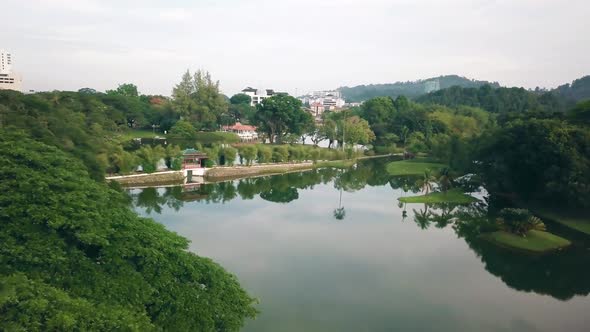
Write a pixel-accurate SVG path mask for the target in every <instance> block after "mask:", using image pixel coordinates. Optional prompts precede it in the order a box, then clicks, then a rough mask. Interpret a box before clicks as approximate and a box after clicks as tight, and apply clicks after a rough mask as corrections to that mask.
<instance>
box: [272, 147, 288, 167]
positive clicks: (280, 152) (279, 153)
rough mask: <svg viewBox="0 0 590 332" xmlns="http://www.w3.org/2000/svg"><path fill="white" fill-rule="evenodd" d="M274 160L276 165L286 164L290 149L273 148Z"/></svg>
mask: <svg viewBox="0 0 590 332" xmlns="http://www.w3.org/2000/svg"><path fill="white" fill-rule="evenodd" d="M272 160H273V161H274V162H275V163H280V162H285V161H288V160H289V149H288V148H287V146H285V145H278V146H274V147H273V151H272Z"/></svg>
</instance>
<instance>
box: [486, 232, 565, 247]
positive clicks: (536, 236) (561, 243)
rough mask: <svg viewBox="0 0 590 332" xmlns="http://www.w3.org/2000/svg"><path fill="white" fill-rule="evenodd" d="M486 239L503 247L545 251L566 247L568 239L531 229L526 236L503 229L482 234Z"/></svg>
mask: <svg viewBox="0 0 590 332" xmlns="http://www.w3.org/2000/svg"><path fill="white" fill-rule="evenodd" d="M482 237H483V238H484V239H486V240H488V241H491V242H493V243H496V244H498V245H500V246H503V247H508V248H513V249H519V250H526V251H532V252H546V251H549V250H555V249H559V248H564V247H567V246H569V245H570V244H571V242H570V241H568V240H566V239H564V238H562V237H559V236H557V235H554V234H551V233H549V232H542V231H535V230H531V231H529V232H528V233H527V236H526V237H521V236H518V235H514V234H511V233H508V232H504V231H497V232H493V233H487V234H483V235H482Z"/></svg>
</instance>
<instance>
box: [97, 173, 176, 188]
mask: <svg viewBox="0 0 590 332" xmlns="http://www.w3.org/2000/svg"><path fill="white" fill-rule="evenodd" d="M106 180H107V181H116V182H119V183H120V184H121V185H123V186H149V185H156V184H175V183H180V184H182V182H183V181H184V175H183V174H182V171H168V172H156V173H150V174H147V173H146V174H134V175H127V176H113V177H107V178H106Z"/></svg>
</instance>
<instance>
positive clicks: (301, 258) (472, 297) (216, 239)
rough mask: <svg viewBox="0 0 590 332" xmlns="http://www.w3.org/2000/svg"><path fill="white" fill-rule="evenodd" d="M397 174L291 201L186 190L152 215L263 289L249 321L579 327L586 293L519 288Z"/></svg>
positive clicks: (290, 326)
mask: <svg viewBox="0 0 590 332" xmlns="http://www.w3.org/2000/svg"><path fill="white" fill-rule="evenodd" d="M400 193H401V191H400V190H393V189H391V187H389V186H382V187H365V189H363V190H360V191H357V192H354V193H349V192H346V191H345V192H343V197H342V205H343V206H344V207H345V209H346V218H345V219H344V220H340V221H339V220H335V219H334V217H333V210H334V209H335V208H336V207H338V191H337V190H336V189H334V188H333V185H332V184H329V185H322V184H318V185H316V186H315V188H314V189H313V190H299V199H298V200H295V201H292V202H290V203H288V204H277V203H272V202H268V201H264V200H262V199H261V198H259V197H256V198H255V199H253V200H241V199H240V198H236V199H234V200H232V201H229V202H226V203H224V204H214V203H204V202H186V203H185V204H184V207H183V208H181V209H180V210H179V211H177V212H175V211H174V210H172V209H170V208H167V207H166V208H164V210H163V212H162V214H161V215H152V217H153V218H155V219H156V220H158V221H160V222H162V223H164V224H165V225H166V227H167V228H168V229H170V230H173V231H175V232H178V233H179V234H181V235H183V236H185V237H188V238H189V239H191V240H192V243H191V250H192V251H194V252H197V253H199V254H201V255H203V256H208V257H211V258H213V259H214V260H215V261H217V262H219V263H220V264H221V265H223V266H224V267H225V268H227V269H228V270H229V271H231V272H232V273H234V274H236V275H237V276H238V278H239V280H240V282H241V283H242V285H243V286H244V287H246V288H247V289H248V291H249V292H250V293H251V294H253V295H254V296H256V297H258V298H260V300H261V304H260V309H261V311H262V314H261V315H260V317H259V318H258V319H257V320H255V321H252V322H249V323H248V325H247V326H246V328H245V330H246V331H391V330H395V329H399V330H415V331H422V330H433V331H454V330H462V331H466V330H471V331H556V330H566V328H567V329H568V330H569V331H582V330H583V329H584V327H585V326H586V324H587V323H588V319H587V318H586V312H587V311H588V309H590V301H589V298H588V297H574V298H573V299H571V300H570V301H567V302H563V301H559V300H556V299H553V298H552V297H550V296H543V295H537V294H534V293H526V292H519V291H516V290H513V289H511V288H509V287H507V286H506V285H505V284H504V283H503V282H502V281H501V280H500V279H499V278H498V277H496V276H494V275H492V274H490V273H488V272H487V271H486V270H485V269H484V267H483V264H482V262H481V261H480V259H479V258H478V257H476V254H475V253H474V252H473V251H472V250H471V249H469V247H468V245H467V243H466V242H465V240H464V239H460V238H457V236H456V235H455V233H454V232H453V230H452V228H451V227H447V228H444V229H438V228H435V227H430V228H428V229H427V230H421V229H420V228H419V227H417V225H416V224H415V223H414V222H413V221H412V216H413V212H412V209H416V210H419V209H421V208H423V205H421V204H408V205H407V207H406V209H407V211H408V218H406V220H405V221H403V222H402V209H400V208H399V207H398V205H397V197H399V195H400Z"/></svg>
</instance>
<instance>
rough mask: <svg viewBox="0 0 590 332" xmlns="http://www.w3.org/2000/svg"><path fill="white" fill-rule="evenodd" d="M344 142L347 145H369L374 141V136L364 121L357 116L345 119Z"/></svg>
mask: <svg viewBox="0 0 590 332" xmlns="http://www.w3.org/2000/svg"><path fill="white" fill-rule="evenodd" d="M344 129H345V132H344V133H343V134H344V140H345V141H346V143H348V144H363V145H366V144H369V143H371V142H372V141H374V140H375V134H374V133H373V131H372V130H371V128H370V127H369V123H368V122H367V121H366V120H363V119H361V118H360V117H358V116H352V117H350V118H346V122H345V128H344Z"/></svg>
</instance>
